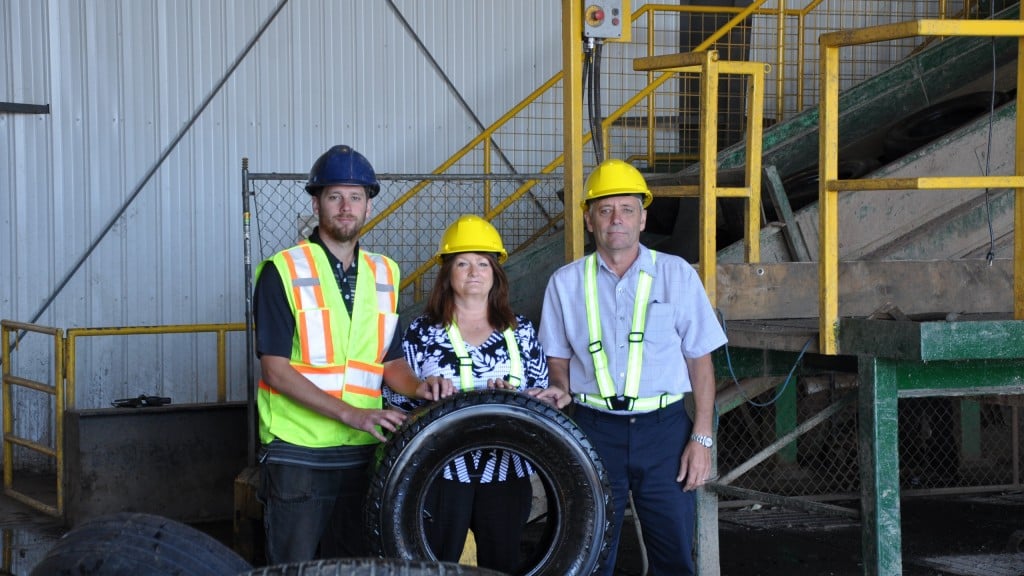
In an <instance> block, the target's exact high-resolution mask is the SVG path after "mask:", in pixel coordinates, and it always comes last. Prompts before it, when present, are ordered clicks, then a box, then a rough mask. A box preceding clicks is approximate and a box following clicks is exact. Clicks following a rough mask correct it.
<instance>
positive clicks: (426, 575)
mask: <svg viewBox="0 0 1024 576" xmlns="http://www.w3.org/2000/svg"><path fill="white" fill-rule="evenodd" d="M244 576H501V572H495V571H494V570H486V569H484V568H477V567H475V566H462V565H461V564H454V563H451V562H426V561H418V560H399V559H396V558H338V559H332V560H312V561H309V562H300V563H296V564H280V565H278V566H268V567H266V568H258V569H256V570H251V571H249V572H246V573H245V575H244Z"/></svg>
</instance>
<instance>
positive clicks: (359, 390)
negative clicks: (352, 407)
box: [345, 384, 381, 398]
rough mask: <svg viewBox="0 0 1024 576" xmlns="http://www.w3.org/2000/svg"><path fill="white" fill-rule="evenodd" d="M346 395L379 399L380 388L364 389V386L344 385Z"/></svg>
mask: <svg viewBox="0 0 1024 576" xmlns="http://www.w3.org/2000/svg"><path fill="white" fill-rule="evenodd" d="M345 393H346V394H349V393H351V394H359V395H361V396H369V397H371V398H379V397H380V395H381V392H380V388H377V389H373V388H366V387H365V386H356V385H355V384H345Z"/></svg>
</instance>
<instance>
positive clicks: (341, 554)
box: [260, 462, 370, 566]
mask: <svg viewBox="0 0 1024 576" xmlns="http://www.w3.org/2000/svg"><path fill="white" fill-rule="evenodd" d="M369 485H370V477H369V474H368V472H367V470H366V468H354V469H348V470H316V469H313V468H306V467H303V466H293V465H287V464H269V463H266V462H264V463H263V464H261V465H260V499H261V500H262V501H263V526H264V529H265V530H266V538H267V541H266V548H267V563H268V565H271V566H272V565H275V564H284V563H290V562H304V561H307V560H313V559H314V558H353V557H360V556H367V555H368V553H369V546H368V545H367V541H366V528H365V525H364V523H363V506H364V505H365V502H366V493H367V490H368V489H369Z"/></svg>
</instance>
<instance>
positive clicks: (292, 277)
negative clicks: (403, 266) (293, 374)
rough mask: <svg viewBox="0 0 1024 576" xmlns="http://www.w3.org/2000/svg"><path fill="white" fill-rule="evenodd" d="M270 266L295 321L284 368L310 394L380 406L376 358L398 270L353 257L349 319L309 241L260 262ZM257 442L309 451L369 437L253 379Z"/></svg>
mask: <svg viewBox="0 0 1024 576" xmlns="http://www.w3.org/2000/svg"><path fill="white" fill-rule="evenodd" d="M267 263H271V264H273V265H274V266H275V267H276V268H277V271H278V273H279V274H280V275H281V280H282V283H283V285H284V290H285V293H286V295H287V297H288V304H289V305H290V306H291V309H292V313H293V314H294V315H295V334H294V336H293V338H292V355H291V365H292V366H293V367H294V368H295V369H296V370H298V372H299V373H300V374H302V375H303V376H305V377H306V378H308V379H309V380H310V381H311V382H313V384H315V385H316V386H317V387H318V388H320V389H321V390H323V391H324V392H327V393H328V394H330V395H331V396H334V397H335V398H338V399H339V400H342V401H344V402H346V403H348V404H351V405H352V406H355V407H357V408H376V409H380V408H381V407H382V406H383V403H382V400H381V382H382V380H383V375H384V365H383V359H384V354H386V353H387V350H388V345H389V344H390V343H391V338H392V337H393V336H394V333H395V329H396V327H397V326H398V314H397V313H396V311H397V309H398V285H399V270H398V265H397V264H396V263H395V262H394V261H393V260H391V259H390V258H387V257H385V256H382V255H380V254H374V253H372V252H365V251H359V253H358V260H357V266H359V269H358V271H357V273H356V290H355V297H354V302H353V306H352V317H351V318H350V317H349V313H348V310H347V309H346V307H345V301H344V299H343V298H342V296H341V291H340V290H339V288H338V281H337V280H336V279H335V277H334V272H333V271H332V270H331V265H330V262H329V261H328V259H327V253H326V252H324V250H323V248H321V247H320V246H319V245H317V244H314V243H312V242H309V241H303V242H300V243H299V244H298V245H297V246H295V247H293V248H289V249H288V250H283V251H281V252H278V253H277V254H275V255H274V256H273V257H272V258H270V259H269V260H265V261H263V262H261V263H260V265H259V268H258V269H257V271H256V276H257V278H258V277H259V274H260V272H261V271H262V269H263V266H264V265H266V264H267ZM257 405H258V407H259V417H260V441H262V442H263V443H265V444H266V443H269V442H270V441H272V440H273V439H275V438H280V439H281V440H284V441H285V442H289V443H291V444H296V445H298V446H306V447H310V448H325V447H334V446H361V445H366V444H374V443H376V442H377V439H376V438H374V437H373V436H372V435H371V434H369V433H368V432H363V431H362V430H357V429H355V428H351V427H349V426H346V425H345V424H342V423H341V422H338V421H336V420H333V419H331V418H327V417H326V416H323V415H321V414H319V413H317V412H314V411H312V410H310V409H309V408H306V407H305V406H302V405H300V404H298V403H296V402H295V401H293V400H292V399H291V398H289V397H287V396H285V395H283V394H280V393H278V392H277V391H276V390H274V389H273V388H272V387H271V386H269V385H268V384H267V383H266V382H263V381H262V380H261V381H260V385H259V393H258V395H257Z"/></svg>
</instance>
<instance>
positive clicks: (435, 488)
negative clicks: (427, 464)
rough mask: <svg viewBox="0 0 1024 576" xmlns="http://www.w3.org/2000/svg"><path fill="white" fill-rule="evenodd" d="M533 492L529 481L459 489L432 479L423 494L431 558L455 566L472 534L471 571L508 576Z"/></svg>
mask: <svg viewBox="0 0 1024 576" xmlns="http://www.w3.org/2000/svg"><path fill="white" fill-rule="evenodd" d="M532 499H533V489H532V487H531V485H530V479H529V478H510V479H509V480H507V481H505V482H491V483H486V484H481V483H478V482H472V483H463V482H457V481H454V480H445V479H444V478H438V479H436V480H434V482H433V484H432V485H431V487H430V490H429V491H428V493H427V497H426V505H425V513H426V514H425V518H424V529H425V532H426V535H427V542H428V543H429V544H430V549H431V550H432V551H433V552H434V556H436V557H437V559H438V560H441V561H444V562H458V561H459V558H460V557H461V556H462V549H463V547H464V546H465V543H466V534H467V532H468V531H469V530H473V539H474V540H475V541H476V557H477V565H478V566H480V567H481V568H489V569H491V570H497V571H499V572H505V573H508V574H514V573H515V572H516V571H517V570H518V568H519V563H520V558H519V549H520V544H521V542H522V537H523V529H524V528H525V527H526V521H527V520H528V519H529V515H530V506H531V503H532Z"/></svg>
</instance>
